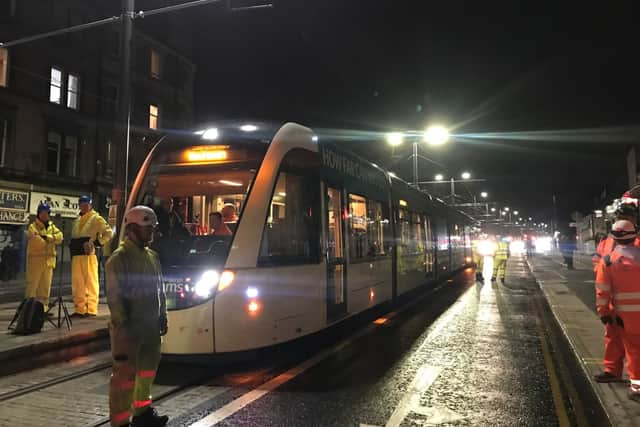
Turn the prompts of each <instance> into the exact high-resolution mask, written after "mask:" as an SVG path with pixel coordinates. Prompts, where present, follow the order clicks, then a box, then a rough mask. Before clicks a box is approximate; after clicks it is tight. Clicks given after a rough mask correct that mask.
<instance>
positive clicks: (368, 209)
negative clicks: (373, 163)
mask: <svg viewBox="0 0 640 427" xmlns="http://www.w3.org/2000/svg"><path fill="white" fill-rule="evenodd" d="M388 225H389V220H388V219H385V217H384V212H383V209H382V203H380V202H377V201H375V200H367V199H366V198H364V197H362V196H357V195H355V194H349V233H350V234H349V258H350V259H351V260H358V259H363V258H370V257H374V256H378V255H384V254H385V253H386V251H385V247H384V236H385V233H388Z"/></svg>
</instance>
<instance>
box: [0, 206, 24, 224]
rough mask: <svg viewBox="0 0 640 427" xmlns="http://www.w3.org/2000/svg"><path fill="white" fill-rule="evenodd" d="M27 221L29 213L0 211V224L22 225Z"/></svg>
mask: <svg viewBox="0 0 640 427" xmlns="http://www.w3.org/2000/svg"><path fill="white" fill-rule="evenodd" d="M28 220H29V212H26V211H22V212H21V211H9V210H6V209H0V224H19V225H24V224H26V223H27V221H28Z"/></svg>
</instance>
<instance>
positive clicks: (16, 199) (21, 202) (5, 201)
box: [0, 188, 29, 212]
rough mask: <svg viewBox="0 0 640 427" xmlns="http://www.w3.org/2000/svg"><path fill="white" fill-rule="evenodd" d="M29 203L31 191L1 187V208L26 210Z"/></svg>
mask: <svg viewBox="0 0 640 427" xmlns="http://www.w3.org/2000/svg"><path fill="white" fill-rule="evenodd" d="M28 203H29V193H25V192H24V191H15V190H5V189H4V188H0V209H6V210H13V211H23V212H24V211H26V210H27V204H28Z"/></svg>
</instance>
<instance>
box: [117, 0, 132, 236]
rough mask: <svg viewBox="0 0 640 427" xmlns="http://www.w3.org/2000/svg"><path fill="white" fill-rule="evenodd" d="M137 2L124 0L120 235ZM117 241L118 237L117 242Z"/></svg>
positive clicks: (125, 185) (118, 214)
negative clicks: (132, 47)
mask: <svg viewBox="0 0 640 427" xmlns="http://www.w3.org/2000/svg"><path fill="white" fill-rule="evenodd" d="M134 9H135V0H122V19H121V21H122V25H121V28H122V31H121V34H120V58H121V61H120V67H121V68H120V77H121V79H120V107H119V112H120V124H121V126H122V129H121V131H120V133H121V137H122V143H121V144H119V145H120V146H119V147H118V150H117V151H116V153H117V155H116V164H115V188H114V189H113V194H112V199H113V200H114V201H115V202H116V204H117V213H116V227H118V228H116V231H117V232H119V227H120V224H122V218H123V217H124V210H125V209H126V206H127V187H128V181H129V176H128V175H129V142H130V137H131V135H130V125H131V39H132V34H133V19H134ZM114 240H115V241H116V242H117V241H118V237H117V235H116V237H115V239H114Z"/></svg>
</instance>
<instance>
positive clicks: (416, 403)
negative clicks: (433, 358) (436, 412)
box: [385, 365, 442, 427]
mask: <svg viewBox="0 0 640 427" xmlns="http://www.w3.org/2000/svg"><path fill="white" fill-rule="evenodd" d="M440 372H442V368H441V367H440V366H430V365H424V366H421V367H420V369H418V373H417V375H416V376H415V378H414V379H413V381H412V383H411V386H410V387H409V392H408V393H406V394H405V395H404V397H403V398H402V400H401V401H400V403H398V406H397V407H396V409H395V411H393V414H391V417H390V418H389V421H387V424H386V425H385V427H398V426H400V424H401V423H402V421H403V420H404V419H405V417H406V416H407V415H409V412H411V411H416V410H417V411H420V394H421V393H423V392H425V391H426V390H427V389H428V388H429V387H431V385H432V384H433V383H434V382H435V380H436V378H438V375H440Z"/></svg>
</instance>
